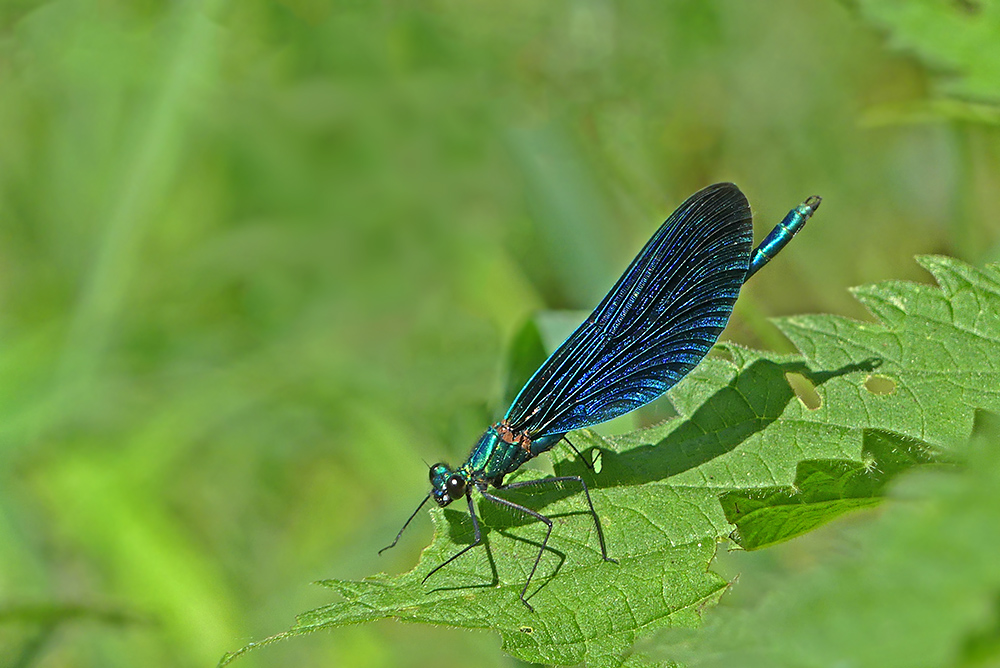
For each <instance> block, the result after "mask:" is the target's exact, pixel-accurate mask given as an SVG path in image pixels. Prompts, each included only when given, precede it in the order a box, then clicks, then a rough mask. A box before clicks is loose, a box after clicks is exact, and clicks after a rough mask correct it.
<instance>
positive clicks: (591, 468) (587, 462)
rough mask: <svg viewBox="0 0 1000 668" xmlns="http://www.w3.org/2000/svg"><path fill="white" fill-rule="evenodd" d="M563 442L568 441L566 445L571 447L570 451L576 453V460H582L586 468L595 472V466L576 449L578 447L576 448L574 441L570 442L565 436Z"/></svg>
mask: <svg viewBox="0 0 1000 668" xmlns="http://www.w3.org/2000/svg"><path fill="white" fill-rule="evenodd" d="M562 440H564V441H566V445H568V446H569V449H570V450H572V451H573V452H575V453H576V458H577V459H578V460H580V461H581V462H583V465H584V466H586V467H587V468H588V469H590V470H591V471H593V470H594V465H593V464H591V463H590V462H589V461H587V458H586V457H584V456H583V455H582V454H580V451H579V450H577V449H576V446H575V445H573V442H572V441H570V440H569V439H568V438H566V436H565V435H564V436H563V437H562Z"/></svg>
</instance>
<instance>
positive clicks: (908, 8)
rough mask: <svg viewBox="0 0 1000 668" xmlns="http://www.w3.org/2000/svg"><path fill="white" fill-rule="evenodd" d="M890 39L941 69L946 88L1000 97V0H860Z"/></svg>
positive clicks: (966, 94)
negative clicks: (994, 0)
mask: <svg viewBox="0 0 1000 668" xmlns="http://www.w3.org/2000/svg"><path fill="white" fill-rule="evenodd" d="M857 5H858V7H859V9H860V10H861V15H862V16H863V17H864V18H865V19H866V20H868V21H870V22H872V23H874V24H875V25H877V26H879V27H880V28H882V29H884V30H885V31H886V32H887V33H888V36H889V42H890V45H891V46H893V47H895V48H898V49H902V50H905V51H908V52H911V53H913V54H914V55H916V56H917V57H918V58H920V60H921V61H923V62H924V64H925V65H927V66H928V67H930V68H931V69H932V70H935V71H937V72H939V73H941V74H942V76H941V77H940V90H941V92H942V93H943V94H945V95H949V96H956V97H960V98H966V99H970V100H981V101H989V102H992V103H993V104H997V103H1000V39H998V35H1000V4H998V3H996V2H990V1H986V2H983V1H981V0H962V1H961V2H944V1H943V0H858V2H857Z"/></svg>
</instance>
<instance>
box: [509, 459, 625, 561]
mask: <svg viewBox="0 0 1000 668" xmlns="http://www.w3.org/2000/svg"><path fill="white" fill-rule="evenodd" d="M562 482H578V483H580V486H581V487H583V494H584V496H586V497H587V505H588V506H589V507H590V515H591V516H592V517H593V518H594V527H595V528H596V529H597V539H598V541H600V543H601V556H602V557H604V561H610V562H612V563H615V564H617V563H618V561H617V560H616V559H612V558H611V557H609V556H608V549H607V547H605V545H604V529H602V528H601V518H600V517H598V515H597V511H596V510H594V502H593V501H591V499H590V490H589V489H587V483H586V482H584V481H583V478H581V477H580V476H578V475H567V476H561V477H558V478H542V479H541V480H526V481H524V482H512V483H510V484H509V485H504V486H503V487H501V488H500V489H517V488H518V487H537V486H540V485H549V484H559V483H562ZM532 572H534V571H532Z"/></svg>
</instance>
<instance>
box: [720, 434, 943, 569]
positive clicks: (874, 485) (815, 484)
mask: <svg viewBox="0 0 1000 668" xmlns="http://www.w3.org/2000/svg"><path fill="white" fill-rule="evenodd" d="M863 438H864V445H863V447H862V458H863V461H861V462H854V461H845V460H838V459H826V460H810V461H803V462H800V463H799V465H798V467H797V470H796V473H795V482H794V483H793V484H792V485H789V486H787V487H765V488H762V489H754V490H741V491H739V492H727V493H725V494H723V495H722V497H721V498H720V501H721V503H722V508H723V510H724V511H725V513H726V519H727V520H729V521H730V522H732V523H733V524H735V525H736V527H737V530H736V532H734V533H733V535H732V536H731V537H732V538H733V540H735V541H736V542H737V543H738V544H739V545H740V547H742V548H744V549H746V550H756V549H760V548H762V547H766V546H768V545H773V544H774V543H779V542H781V541H784V540H788V539H789V538H794V537H795V536H798V535H800V534H803V533H806V532H807V531H811V530H812V529H815V528H816V527H818V526H820V525H822V524H825V523H827V522H829V521H830V520H832V519H834V518H836V517H838V516H840V515H843V514H844V513H847V512H850V511H852V510H860V509H863V508H870V507H872V506H875V505H877V504H878V503H879V502H880V501H881V499H882V496H883V494H884V491H885V488H886V484H887V483H888V482H889V481H890V480H892V479H893V478H894V477H896V476H897V475H899V474H900V473H902V472H904V471H906V470H908V469H910V468H913V467H915V466H919V465H921V464H929V463H932V462H934V461H936V460H937V458H936V457H935V456H934V453H933V452H932V451H931V449H930V448H928V446H927V445H926V444H925V443H922V442H920V441H917V440H914V439H909V438H905V437H902V436H899V435H898V434H893V433H890V432H884V431H878V430H872V431H867V430H866V431H865V434H864V437H863Z"/></svg>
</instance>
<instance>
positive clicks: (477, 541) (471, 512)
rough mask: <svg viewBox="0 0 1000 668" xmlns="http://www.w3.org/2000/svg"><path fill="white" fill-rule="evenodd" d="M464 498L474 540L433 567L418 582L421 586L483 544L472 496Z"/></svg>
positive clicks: (467, 495) (468, 495)
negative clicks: (466, 502)
mask: <svg viewBox="0 0 1000 668" xmlns="http://www.w3.org/2000/svg"><path fill="white" fill-rule="evenodd" d="M465 498H466V500H467V501H468V502H469V516H470V517H471V518H472V528H473V530H474V531H475V532H476V536H475V539H474V540H473V541H472V543H471V544H469V545H466V546H465V547H463V548H462V549H461V550H459V551H458V552H457V553H455V554H454V555H452V556H451V557H450V558H449V559H448V560H447V561H445V562H444V563H442V564H438V565H437V566H435V567H434V568H433V569H432V570H431V572H430V573H428V574H427V575H425V576H424V579H423V580H421V581H420V582H421V584H423V583H424V582H427V578H429V577H430V576H432V575H434V574H435V573H437V572H438V571H439V570H441V569H442V568H444V567H445V566H447V565H448V564H450V563H451V562H453V561H455V560H456V559H458V558H459V557H461V556H462V555H463V554H465V553H466V552H468V551H469V550H471V549H472V548H474V547H475V546H476V545H479V544H480V543H481V542H483V536H482V533H480V531H479V520H478V519H476V509H475V508H474V507H473V505H472V495H471V494H466V495H465Z"/></svg>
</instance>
